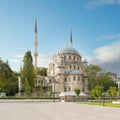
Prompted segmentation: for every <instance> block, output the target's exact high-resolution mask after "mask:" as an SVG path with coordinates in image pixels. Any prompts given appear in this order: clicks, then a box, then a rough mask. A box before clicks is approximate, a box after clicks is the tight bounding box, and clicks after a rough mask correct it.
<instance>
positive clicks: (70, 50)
mask: <svg viewBox="0 0 120 120" xmlns="http://www.w3.org/2000/svg"><path fill="white" fill-rule="evenodd" d="M59 53H70V54H71V53H72V54H77V55H80V54H79V52H78V51H77V50H76V49H75V48H72V47H65V48H64V49H62V50H61V51H59Z"/></svg>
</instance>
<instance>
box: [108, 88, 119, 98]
mask: <svg viewBox="0 0 120 120" xmlns="http://www.w3.org/2000/svg"><path fill="white" fill-rule="evenodd" d="M107 92H108V95H109V96H110V97H111V99H112V97H115V95H116V93H117V88H116V87H110V88H109V90H108V91H107Z"/></svg>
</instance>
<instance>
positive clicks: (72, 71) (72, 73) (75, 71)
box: [68, 70, 83, 75]
mask: <svg viewBox="0 0 120 120" xmlns="http://www.w3.org/2000/svg"><path fill="white" fill-rule="evenodd" d="M68 74H70V75H76V74H79V75H81V74H83V72H82V71H80V70H71V71H69V72H68Z"/></svg>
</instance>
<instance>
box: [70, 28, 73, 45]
mask: <svg viewBox="0 0 120 120" xmlns="http://www.w3.org/2000/svg"><path fill="white" fill-rule="evenodd" d="M72 44H73V43H72V30H71V33H70V45H71V47H72Z"/></svg>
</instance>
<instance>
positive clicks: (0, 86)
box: [0, 59, 18, 96]
mask: <svg viewBox="0 0 120 120" xmlns="http://www.w3.org/2000/svg"><path fill="white" fill-rule="evenodd" d="M0 92H6V93H7V95H9V96H11V95H15V93H17V92H18V81H17V74H16V73H15V72H13V71H12V70H11V68H10V66H9V64H8V61H7V62H4V61H2V60H1V59H0Z"/></svg>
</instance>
